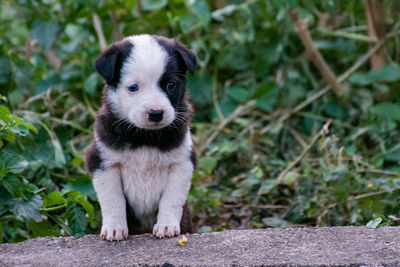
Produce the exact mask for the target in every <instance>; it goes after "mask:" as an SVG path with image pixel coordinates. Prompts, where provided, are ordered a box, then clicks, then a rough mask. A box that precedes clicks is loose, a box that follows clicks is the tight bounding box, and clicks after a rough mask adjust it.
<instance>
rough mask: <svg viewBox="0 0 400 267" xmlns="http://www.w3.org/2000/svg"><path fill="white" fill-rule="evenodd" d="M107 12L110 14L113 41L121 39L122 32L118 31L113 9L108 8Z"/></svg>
mask: <svg viewBox="0 0 400 267" xmlns="http://www.w3.org/2000/svg"><path fill="white" fill-rule="evenodd" d="M109 14H110V18H111V23H112V26H113V33H114V42H116V41H119V40H122V34H121V32H120V31H119V27H118V20H117V16H115V12H114V11H113V10H110V12H109Z"/></svg>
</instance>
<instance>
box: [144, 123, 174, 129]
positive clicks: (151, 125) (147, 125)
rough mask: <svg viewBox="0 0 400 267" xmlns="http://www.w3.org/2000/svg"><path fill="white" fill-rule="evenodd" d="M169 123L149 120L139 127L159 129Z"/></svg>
mask: <svg viewBox="0 0 400 267" xmlns="http://www.w3.org/2000/svg"><path fill="white" fill-rule="evenodd" d="M168 125H169V124H166V123H163V122H149V123H148V124H146V125H142V127H141V128H143V129H147V130H159V129H162V128H165V127H167V126H168Z"/></svg>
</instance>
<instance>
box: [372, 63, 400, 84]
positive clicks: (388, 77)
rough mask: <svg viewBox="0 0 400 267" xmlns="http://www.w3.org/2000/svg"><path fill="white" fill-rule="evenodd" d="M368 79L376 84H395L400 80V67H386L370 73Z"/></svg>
mask: <svg viewBox="0 0 400 267" xmlns="http://www.w3.org/2000/svg"><path fill="white" fill-rule="evenodd" d="M368 78H369V79H370V80H371V81H375V82H395V81H398V80H400V67H399V65H397V64H395V63H393V64H389V65H386V66H384V67H383V68H381V69H379V70H373V71H370V72H369V73H368Z"/></svg>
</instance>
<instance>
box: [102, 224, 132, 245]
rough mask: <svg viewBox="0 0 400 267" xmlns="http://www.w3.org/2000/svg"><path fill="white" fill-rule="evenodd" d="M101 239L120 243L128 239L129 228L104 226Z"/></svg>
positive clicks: (117, 225)
mask: <svg viewBox="0 0 400 267" xmlns="http://www.w3.org/2000/svg"><path fill="white" fill-rule="evenodd" d="M100 235H101V237H102V238H103V239H107V240H108V241H113V240H115V241H120V240H122V239H124V238H127V237H128V226H126V225H121V224H103V226H102V227H101V234H100Z"/></svg>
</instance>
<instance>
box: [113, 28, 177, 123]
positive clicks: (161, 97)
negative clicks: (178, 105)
mask: <svg viewBox="0 0 400 267" xmlns="http://www.w3.org/2000/svg"><path fill="white" fill-rule="evenodd" d="M125 40H128V41H130V42H131V43H132V44H133V48H132V51H131V53H130V55H129V56H128V57H127V58H126V60H125V62H124V63H123V66H122V69H121V80H120V82H119V84H118V86H117V88H116V90H108V93H107V96H106V97H107V99H108V100H109V102H110V103H111V106H112V109H113V111H114V112H115V113H117V114H119V115H120V116H122V117H124V118H125V119H127V120H129V121H130V122H131V123H133V124H135V125H136V126H137V127H139V128H146V129H158V128H162V127H165V126H167V125H169V124H171V123H172V122H173V120H174V119H175V110H174V108H173V107H172V105H171V103H170V101H169V99H168V97H167V95H166V94H165V93H164V92H163V91H162V90H161V88H160V87H159V85H158V81H159V79H160V78H161V76H162V74H163V73H164V71H165V67H166V65H167V63H168V53H167V52H166V51H165V50H164V49H163V48H162V47H161V46H160V45H159V44H158V43H157V41H156V40H154V39H153V38H152V37H151V36H150V35H136V36H131V37H127V38H125ZM133 84H137V85H138V87H139V90H138V91H137V92H134V93H132V92H129V91H128V87H129V86H131V85H133ZM151 109H153V110H163V111H164V115H163V119H162V120H161V121H160V122H159V123H154V122H151V121H149V119H148V113H149V111H150V110H151Z"/></svg>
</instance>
